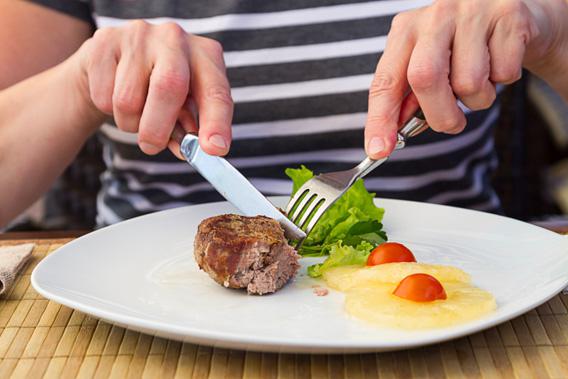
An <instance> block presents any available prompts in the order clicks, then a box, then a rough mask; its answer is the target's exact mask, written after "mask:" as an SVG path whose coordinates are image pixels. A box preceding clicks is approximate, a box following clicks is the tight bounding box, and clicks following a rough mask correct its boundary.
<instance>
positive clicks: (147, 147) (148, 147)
mask: <svg viewBox="0 0 568 379" xmlns="http://www.w3.org/2000/svg"><path fill="white" fill-rule="evenodd" d="M140 148H141V149H142V151H143V152H145V153H147V154H152V153H155V152H157V151H158V150H160V148H159V147H158V146H155V145H152V144H151V143H147V142H140Z"/></svg>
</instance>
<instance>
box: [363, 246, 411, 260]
mask: <svg viewBox="0 0 568 379" xmlns="http://www.w3.org/2000/svg"><path fill="white" fill-rule="evenodd" d="M394 262H416V258H414V254H412V252H411V251H410V250H408V248H407V247H406V246H404V245H403V244H401V243H398V242H385V243H382V244H380V245H379V246H377V247H375V248H374V249H373V251H371V254H369V258H367V266H376V265H382V264H383V263H394Z"/></svg>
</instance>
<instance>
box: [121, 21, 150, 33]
mask: <svg viewBox="0 0 568 379" xmlns="http://www.w3.org/2000/svg"><path fill="white" fill-rule="evenodd" d="M150 26H151V25H150V24H149V23H148V22H147V21H144V20H132V21H129V22H128V23H127V24H126V26H125V28H126V29H129V30H132V31H133V32H135V33H137V32H141V31H145V30H146V29H148V28H149V27H150Z"/></svg>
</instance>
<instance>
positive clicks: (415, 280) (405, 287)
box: [393, 274, 448, 302]
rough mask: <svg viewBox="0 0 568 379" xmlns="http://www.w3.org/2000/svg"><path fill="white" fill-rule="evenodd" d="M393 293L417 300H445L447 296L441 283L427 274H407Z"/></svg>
mask: <svg viewBox="0 0 568 379" xmlns="http://www.w3.org/2000/svg"><path fill="white" fill-rule="evenodd" d="M393 295H395V296H398V297H402V298H403V299H407V300H412V301H419V302H427V301H434V300H446V299H447V297H448V296H447V295H446V291H445V290H444V287H443V286H442V283H440V282H439V281H438V279H436V278H434V277H433V276H431V275H428V274H412V275H408V276H407V277H406V278H404V279H402V280H401V281H400V283H399V284H398V286H397V287H396V289H395V290H394V292H393Z"/></svg>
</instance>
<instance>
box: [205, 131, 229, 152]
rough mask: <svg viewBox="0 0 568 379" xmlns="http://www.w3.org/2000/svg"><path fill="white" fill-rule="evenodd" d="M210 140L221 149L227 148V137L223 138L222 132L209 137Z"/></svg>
mask: <svg viewBox="0 0 568 379" xmlns="http://www.w3.org/2000/svg"><path fill="white" fill-rule="evenodd" d="M209 142H210V143H211V145H213V146H215V147H218V148H219V149H226V148H227V142H226V141H225V138H223V136H221V135H220V134H213V135H212V136H211V137H209Z"/></svg>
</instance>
